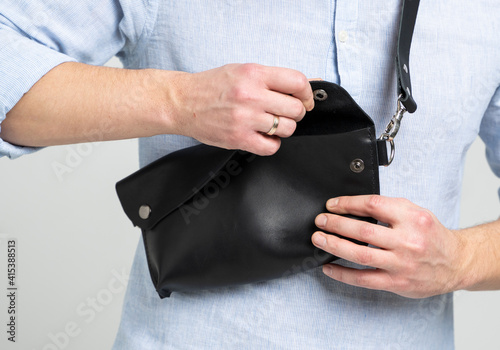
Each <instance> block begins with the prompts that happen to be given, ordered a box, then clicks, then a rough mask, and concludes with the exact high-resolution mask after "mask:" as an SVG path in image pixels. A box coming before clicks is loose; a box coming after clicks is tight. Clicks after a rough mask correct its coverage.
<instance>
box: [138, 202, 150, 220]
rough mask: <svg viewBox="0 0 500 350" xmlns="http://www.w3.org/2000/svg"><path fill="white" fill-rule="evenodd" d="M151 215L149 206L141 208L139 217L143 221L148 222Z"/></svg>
mask: <svg viewBox="0 0 500 350" xmlns="http://www.w3.org/2000/svg"><path fill="white" fill-rule="evenodd" d="M150 214H151V207H150V206H149V205H141V207H140V208H139V217H140V218H141V219H143V220H146V219H148V218H149V215H150Z"/></svg>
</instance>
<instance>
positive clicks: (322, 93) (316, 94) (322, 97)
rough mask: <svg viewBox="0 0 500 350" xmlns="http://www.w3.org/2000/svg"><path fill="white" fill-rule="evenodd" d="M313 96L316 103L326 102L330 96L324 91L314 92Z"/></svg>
mask: <svg viewBox="0 0 500 350" xmlns="http://www.w3.org/2000/svg"><path fill="white" fill-rule="evenodd" d="M313 94H314V99H315V100H316V101H324V100H326V99H327V98H328V94H327V93H326V91H325V90H323V89H317V90H314V91H313Z"/></svg>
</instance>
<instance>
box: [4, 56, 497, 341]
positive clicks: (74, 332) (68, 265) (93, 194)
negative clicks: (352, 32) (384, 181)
mask: <svg viewBox="0 0 500 350" xmlns="http://www.w3.org/2000/svg"><path fill="white" fill-rule="evenodd" d="M111 65H117V62H116V60H113V61H112V62H111ZM408 118H410V117H408ZM429 161H432V159H429ZM436 166H439V165H436ZM137 168H138V161H137V141H136V140H127V141H115V142H106V143H91V144H82V145H70V146H59V147H51V148H47V149H45V150H42V151H41V152H38V153H37V154H35V155H30V156H25V157H22V158H20V159H17V160H15V161H11V160H9V159H6V158H1V159H0V174H1V175H0V176H1V182H0V183H1V186H2V188H1V198H0V252H1V253H0V324H2V325H6V323H7V322H8V320H7V318H8V315H7V307H8V300H7V298H6V297H5V295H6V288H7V273H6V256H5V254H6V249H7V244H6V242H7V239H16V240H17V246H18V252H17V264H18V271H17V286H18V295H17V342H16V343H15V344H14V343H11V342H8V341H7V334H6V332H5V331H4V330H5V328H6V326H2V327H0V329H2V332H0V349H23V350H24V349H32V350H53V349H72V350H88V349H109V348H110V347H111V345H112V343H113V339H114V336H115V332H116V330H117V328H118V323H119V317H120V312H121V305H122V301H123V297H124V292H125V287H124V282H123V277H117V276H123V275H125V276H126V275H127V272H128V271H130V266H131V264H132V258H133V254H134V251H135V247H136V244H137V241H138V239H139V231H138V230H136V229H135V228H133V227H132V225H131V224H130V222H129V221H128V219H127V218H126V217H125V214H123V212H122V210H121V207H120V205H119V203H118V200H117V197H116V194H115V191H114V184H115V183H116V181H118V180H120V179H121V178H123V177H125V176H126V175H128V174H130V173H132V172H133V171H135V170H136V169H137ZM498 187H500V180H499V179H497V178H496V177H495V176H494V175H493V174H492V173H491V171H490V170H489V168H488V166H487V164H486V160H485V157H484V146H483V144H482V142H481V141H479V140H478V141H476V142H475V143H474V144H473V146H472V147H471V149H470V151H469V154H468V157H467V163H466V170H465V180H464V187H463V196H462V220H461V226H462V227H467V226H471V225H474V224H477V223H481V222H486V221H491V220H494V219H496V218H497V217H498V214H499V209H500V205H499V201H498V197H497V189H498ZM498 314H500V292H497V291H495V292H464V291H460V292H457V293H455V326H456V330H455V331H456V336H455V341H456V349H459V350H464V349H500V344H499V341H498V340H497V339H498V338H497V332H498V330H499V326H500V322H499V320H498V316H497V315H498ZM402 347H403V348H404V344H402Z"/></svg>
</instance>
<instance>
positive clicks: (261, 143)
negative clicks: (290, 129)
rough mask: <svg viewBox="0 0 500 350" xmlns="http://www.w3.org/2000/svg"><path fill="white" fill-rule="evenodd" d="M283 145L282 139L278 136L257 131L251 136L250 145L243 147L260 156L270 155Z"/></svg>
mask: <svg viewBox="0 0 500 350" xmlns="http://www.w3.org/2000/svg"><path fill="white" fill-rule="evenodd" d="M280 146H281V140H280V138H279V137H278V136H268V135H263V134H261V133H258V132H255V133H254V135H253V136H252V137H250V138H249V141H248V145H245V146H244V147H243V148H242V149H243V150H245V151H248V152H251V153H254V154H257V155H259V156H270V155H273V154H274V153H276V152H277V151H278V149H279V148H280Z"/></svg>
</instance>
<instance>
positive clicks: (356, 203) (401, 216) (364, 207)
mask: <svg viewBox="0 0 500 350" xmlns="http://www.w3.org/2000/svg"><path fill="white" fill-rule="evenodd" d="M412 205H413V206H415V205H414V204H412V203H411V202H409V201H407V200H405V199H402V198H390V197H384V196H379V195H363V196H347V197H337V198H332V199H330V200H328V202H327V203H326V209H328V211H330V212H332V213H335V214H352V215H358V216H364V217H372V218H374V219H376V220H378V221H381V222H384V223H387V224H390V225H395V224H399V223H401V222H404V220H406V217H407V211H408V209H409V208H410V207H411V206H412Z"/></svg>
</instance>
